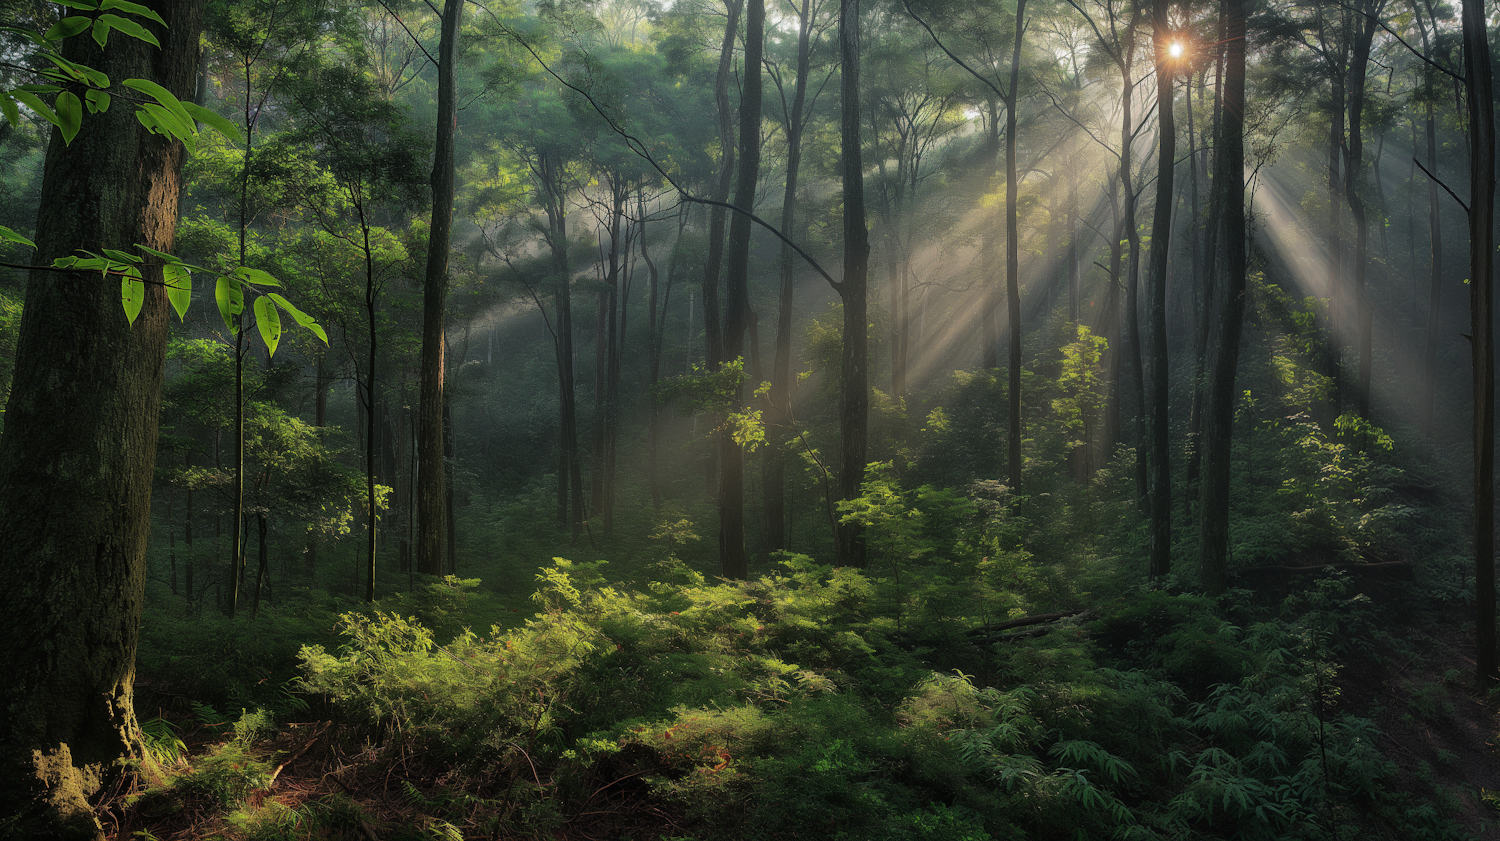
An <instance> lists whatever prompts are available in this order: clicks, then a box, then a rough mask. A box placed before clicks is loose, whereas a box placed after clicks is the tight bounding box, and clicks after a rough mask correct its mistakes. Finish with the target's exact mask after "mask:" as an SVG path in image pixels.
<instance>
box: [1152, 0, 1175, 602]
mask: <svg viewBox="0 0 1500 841" xmlns="http://www.w3.org/2000/svg"><path fill="white" fill-rule="evenodd" d="M1170 6H1171V4H1170V2H1169V0H1154V2H1153V4H1152V28H1153V30H1154V32H1155V41H1156V114H1157V134H1158V135H1159V140H1158V143H1157V157H1156V161H1157V163H1156V212H1155V217H1154V219H1153V220H1152V226H1151V401H1150V410H1149V412H1148V416H1149V418H1150V420H1151V446H1150V447H1149V448H1148V453H1149V456H1150V459H1149V460H1150V464H1151V475H1150V477H1149V486H1148V491H1149V497H1150V510H1151V577H1152V578H1158V577H1160V576H1163V575H1166V574H1167V573H1168V572H1170V571H1171V569H1172V465H1171V461H1170V456H1171V438H1170V427H1169V426H1168V424H1167V408H1168V403H1169V390H1168V385H1169V383H1168V382H1167V265H1168V263H1169V262H1170V260H1171V240H1172V196H1173V192H1172V186H1173V185H1172V182H1173V177H1172V175H1173V170H1174V168H1175V163H1176V158H1177V123H1176V119H1175V117H1174V115H1173V107H1172V87H1173V81H1172V80H1173V75H1174V74H1173V72H1172V64H1173V60H1172V59H1171V57H1170V56H1168V54H1167V48H1168V43H1167V42H1168V39H1169V38H1170V37H1171V29H1170V27H1169V25H1168V21H1167V13H1168V10H1169V8H1170Z"/></svg>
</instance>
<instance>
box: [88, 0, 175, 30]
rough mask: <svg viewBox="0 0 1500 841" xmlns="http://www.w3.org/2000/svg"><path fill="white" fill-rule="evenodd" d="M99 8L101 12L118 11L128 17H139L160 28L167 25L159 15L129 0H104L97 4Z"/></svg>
mask: <svg viewBox="0 0 1500 841" xmlns="http://www.w3.org/2000/svg"><path fill="white" fill-rule="evenodd" d="M99 8H100V9H101V10H102V9H118V10H120V11H122V12H124V13H126V14H128V15H139V16H140V17H143V18H150V19H152V20H154V21H156V22H157V23H159V24H161V25H162V26H166V25H167V22H166V21H164V20H162V19H161V15H159V14H157V13H156V12H153V11H151V10H150V9H148V8H146V7H145V6H142V5H141V4H139V3H132V2H130V0H104V2H103V3H100V4H99Z"/></svg>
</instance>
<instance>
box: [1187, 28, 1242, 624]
mask: <svg viewBox="0 0 1500 841" xmlns="http://www.w3.org/2000/svg"><path fill="white" fill-rule="evenodd" d="M1248 5H1249V4H1248V2H1247V0H1220V19H1221V20H1223V21H1224V28H1225V34H1224V42H1225V48H1226V52H1227V54H1226V56H1225V68H1224V69H1225V75H1224V79H1223V90H1222V91H1221V96H1222V98H1223V103H1224V108H1223V111H1222V114H1221V118H1220V122H1219V129H1218V133H1217V135H1216V137H1215V140H1214V179H1213V198H1212V211H1211V212H1212V215H1213V220H1212V222H1211V224H1212V225H1213V226H1214V229H1215V230H1216V231H1217V232H1218V233H1217V235H1216V242H1217V245H1216V247H1215V249H1214V251H1213V252H1212V253H1213V254H1214V255H1215V257H1214V263H1215V269H1214V274H1215V279H1216V280H1217V282H1218V284H1219V285H1222V287H1223V289H1224V294H1223V295H1221V296H1215V297H1216V299H1217V301H1218V302H1219V306H1218V309H1220V310H1221V312H1220V314H1219V329H1218V343H1217V345H1216V347H1215V349H1214V351H1213V362H1212V364H1211V365H1210V372H1211V374H1210V375H1211V377H1212V384H1211V385H1210V386H1209V389H1208V400H1207V401H1206V406H1205V407H1204V408H1205V412H1206V414H1207V419H1206V423H1205V429H1206V435H1205V440H1204V448H1203V486H1202V494H1203V496H1202V502H1201V504H1200V505H1199V534H1200V539H1199V549H1198V551H1199V555H1198V564H1199V570H1200V574H1201V576H1202V580H1203V587H1204V589H1206V590H1207V591H1208V592H1209V594H1210V595H1218V594H1220V593H1223V592H1224V590H1225V589H1226V588H1227V586H1228V566H1229V481H1230V451H1231V450H1230V448H1231V444H1232V442H1233V437H1232V436H1233V432H1234V395H1235V390H1234V379H1235V371H1236V369H1237V368H1238V366H1239V353H1240V334H1241V329H1242V326H1243V324H1244V313H1245V274H1246V254H1245V251H1246V244H1245V194H1244V189H1243V187H1242V180H1241V179H1242V178H1243V177H1244V176H1243V173H1244V167H1245V163H1244V161H1245V145H1244V137H1245V129H1244V126H1245V52H1246V45H1245V18H1246V12H1247V8H1246V7H1247V6H1248Z"/></svg>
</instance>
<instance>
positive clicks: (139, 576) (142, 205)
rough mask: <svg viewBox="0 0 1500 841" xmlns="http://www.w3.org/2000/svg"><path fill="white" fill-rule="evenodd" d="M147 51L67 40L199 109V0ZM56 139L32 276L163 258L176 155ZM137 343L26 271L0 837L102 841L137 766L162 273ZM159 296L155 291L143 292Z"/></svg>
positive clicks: (14, 396)
mask: <svg viewBox="0 0 1500 841" xmlns="http://www.w3.org/2000/svg"><path fill="white" fill-rule="evenodd" d="M147 5H148V6H149V7H151V8H152V9H154V10H155V11H157V12H158V13H159V14H161V15H162V17H163V18H164V19H165V20H166V21H167V22H168V23H169V24H170V28H169V29H168V30H166V31H162V30H160V28H159V27H153V29H154V30H155V31H156V34H157V36H158V37H159V38H160V40H161V42H162V49H160V50H158V49H156V48H154V47H151V46H149V45H147V44H145V43H143V42H141V41H138V40H136V39H133V38H126V37H121V36H116V37H115V38H113V39H111V41H110V44H109V48H108V50H107V51H105V52H104V53H102V54H101V53H100V51H99V50H98V49H97V48H96V47H95V45H94V42H93V40H92V39H90V38H87V37H78V38H73V39H70V40H69V41H68V42H67V46H66V52H67V53H68V55H69V57H70V58H72V59H74V60H76V61H81V62H83V63H85V64H88V65H91V66H93V67H96V68H97V69H99V70H102V71H104V72H105V73H107V74H108V75H109V77H110V78H111V79H126V78H132V77H142V78H148V79H154V80H156V81H157V82H158V83H160V84H162V85H164V86H165V87H166V88H167V89H168V90H170V91H172V92H173V93H174V94H175V95H176V96H178V97H180V98H183V99H188V98H190V97H191V96H192V94H193V89H194V82H195V77H196V73H197V69H198V36H199V32H200V31H201V28H202V15H203V3H202V2H201V0H150V2H147ZM116 102H117V104H116V105H115V107H114V108H112V109H110V111H108V112H107V113H105V114H97V115H89V116H87V117H86V118H85V119H84V121H83V129H82V131H80V132H79V134H78V136H77V138H75V139H74V141H73V143H72V145H71V146H64V145H63V144H62V141H61V139H60V138H59V136H58V135H57V134H56V132H54V134H53V137H52V141H51V145H50V146H49V147H48V150H47V160H46V170H45V174H44V176H43V183H42V203H41V208H40V210H39V211H38V217H37V237H36V239H37V243H38V248H37V253H36V256H35V261H36V263H38V264H43V265H45V264H47V263H50V262H51V260H52V259H53V258H54V257H60V256H63V255H66V254H69V253H72V252H73V251H74V249H77V248H87V249H90V250H94V251H98V250H99V249H101V248H106V247H108V248H117V249H122V250H131V251H133V250H134V248H133V247H132V246H133V244H135V243H141V244H143V245H148V246H151V247H154V248H158V249H169V248H171V247H172V240H173V237H174V235H175V233H176V225H177V203H178V195H179V192H180V190H179V186H180V173H181V164H182V156H183V153H182V147H181V145H180V144H177V143H171V142H168V141H166V140H164V139H162V138H160V137H157V136H152V135H149V134H147V133H146V131H145V129H144V128H143V127H142V126H141V124H140V123H139V122H138V121H137V120H136V118H135V114H134V113H132V110H131V108H130V107H129V105H128V103H126V102H125V101H123V100H116ZM145 277H146V280H147V281H148V283H147V285H146V300H145V305H144V306H143V308H142V310H141V314H140V316H139V318H138V319H137V320H136V323H135V325H134V326H133V327H132V326H131V325H130V324H129V323H127V321H126V319H125V315H124V312H123V311H122V310H121V307H120V287H119V283H118V282H116V281H112V280H101V279H100V277H99V276H98V274H97V273H93V272H82V273H76V274H63V273H57V272H47V271H36V272H33V273H32V275H31V278H30V284H29V288H28V291H27V298H26V308H25V311H24V314H23V316H22V319H21V332H20V337H19V340H18V343H17V350H16V373H15V381H14V385H13V387H12V390H11V396H10V402H9V404H8V407H7V410H6V421H5V435H4V438H3V440H0V516H3V518H4V522H5V523H7V535H6V540H5V541H4V542H3V543H0V569H3V571H4V576H5V581H6V586H5V587H4V588H0V616H4V617H5V631H6V642H5V645H3V646H0V673H3V674H5V676H6V679H5V681H4V682H3V687H4V688H3V689H0V722H3V724H0V835H5V836H7V837H15V838H28V839H56V838H87V839H102V838H103V837H104V833H103V831H102V830H101V828H100V826H99V823H98V821H97V820H96V818H95V817H94V814H93V811H92V809H91V807H90V805H89V802H88V798H89V796H90V795H92V794H93V793H95V792H97V791H98V790H99V789H100V788H101V787H102V786H104V785H105V784H106V783H108V782H110V779H111V777H114V776H116V775H119V774H120V773H122V772H123V770H124V766H123V765H122V764H121V762H120V761H121V760H122V759H124V758H126V757H129V756H133V755H137V754H138V752H139V738H140V736H139V729H138V727H137V724H136V719H135V712H134V710H133V707H132V703H131V692H132V684H133V681H134V678H135V652H136V643H137V639H138V636H139V625H140V611H141V602H142V599H143V596H144V587H145V573H146V569H145V550H146V538H147V535H148V531H149V519H148V515H149V512H150V505H151V484H152V467H153V465H154V462H155V460H156V438H157V410H158V405H159V403H160V396H161V382H162V371H163V367H164V360H165V354H166V341H167V312H168V306H167V300H166V296H165V294H164V292H163V290H162V287H161V286H160V285H159V284H160V280H161V273H160V269H159V268H153V267H148V268H147V270H146V273H145ZM152 280H155V281H156V282H157V284H158V285H152V284H151V283H150V281H152Z"/></svg>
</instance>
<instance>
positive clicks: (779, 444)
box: [761, 0, 826, 551]
mask: <svg viewBox="0 0 1500 841" xmlns="http://www.w3.org/2000/svg"><path fill="white" fill-rule="evenodd" d="M822 9H823V7H822V4H821V3H820V4H819V5H818V6H814V5H813V4H812V0H802V3H801V5H800V6H798V7H797V54H796V67H797V69H796V76H795V81H794V85H795V90H794V91H793V93H792V101H791V103H787V101H786V87H785V85H784V83H783V79H782V74H781V72H780V71H779V68H778V67H777V65H775V64H774V63H770V62H768V67H769V69H770V71H771V80H772V83H773V84H774V85H775V86H776V88H777V91H778V92H779V93H780V100H781V117H782V121H783V130H784V132H785V136H786V184H785V188H784V190H783V192H782V199H781V230H782V232H783V233H785V234H786V235H787V236H788V237H790V238H792V239H796V238H798V236H799V234H800V233H801V231H800V230H799V229H798V228H797V227H795V225H796V221H797V216H796V210H797V184H798V178H799V176H800V174H801V171H802V145H803V144H802V138H803V134H804V132H805V131H806V129H807V124H808V110H809V109H810V108H811V107H812V104H813V103H814V102H816V100H817V92H816V91H815V92H813V95H812V96H811V97H809V95H808V88H809V82H810V79H811V75H812V73H811V71H812V38H813V29H814V26H815V24H816V23H817V22H818V21H817V18H818V14H819V12H820V11H822ZM825 25H826V24H825ZM820 90H821V89H820ZM803 227H804V228H805V227H806V222H805V221H804V223H803ZM795 261H796V257H795V255H794V254H793V252H792V246H791V244H790V243H786V242H783V243H782V244H781V266H780V269H781V282H780V285H779V287H778V293H777V302H776V303H777V305H776V350H775V352H774V355H773V356H772V362H771V388H770V390H769V391H767V393H766V415H765V418H766V446H765V450H764V461H763V462H762V464H761V493H762V504H763V507H764V509H765V510H764V514H765V546H766V549H767V550H769V551H775V550H777V549H784V548H786V456H787V450H786V445H787V442H789V441H790V440H791V437H792V300H793V295H794V293H795V289H796V286H795V280H796V268H797V266H796V262H795Z"/></svg>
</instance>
